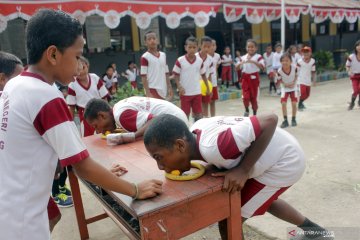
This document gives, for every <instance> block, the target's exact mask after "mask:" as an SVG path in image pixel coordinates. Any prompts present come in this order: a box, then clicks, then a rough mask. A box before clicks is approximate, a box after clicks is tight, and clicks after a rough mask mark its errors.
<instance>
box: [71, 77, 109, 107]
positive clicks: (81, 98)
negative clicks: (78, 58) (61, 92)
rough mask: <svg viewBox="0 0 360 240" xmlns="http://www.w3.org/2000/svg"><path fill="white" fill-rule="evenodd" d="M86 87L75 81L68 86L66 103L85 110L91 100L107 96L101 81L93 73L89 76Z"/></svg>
mask: <svg viewBox="0 0 360 240" xmlns="http://www.w3.org/2000/svg"><path fill="white" fill-rule="evenodd" d="M88 80H89V83H88V86H84V85H82V84H81V83H80V82H79V81H78V80H77V79H75V81H74V82H71V83H70V84H69V88H68V93H69V94H68V96H67V97H66V102H67V104H68V105H70V106H77V107H81V108H85V106H86V104H87V103H88V101H90V100H91V99H92V98H104V97H106V96H107V95H108V90H107V89H106V88H105V85H104V84H103V82H102V80H100V78H99V77H98V76H97V75H96V74H93V73H90V74H89V77H88Z"/></svg>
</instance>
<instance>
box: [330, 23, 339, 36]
mask: <svg viewBox="0 0 360 240" xmlns="http://www.w3.org/2000/svg"><path fill="white" fill-rule="evenodd" d="M336 34H337V25H336V23H333V22H331V21H330V23H329V35H330V36H335V35H336Z"/></svg>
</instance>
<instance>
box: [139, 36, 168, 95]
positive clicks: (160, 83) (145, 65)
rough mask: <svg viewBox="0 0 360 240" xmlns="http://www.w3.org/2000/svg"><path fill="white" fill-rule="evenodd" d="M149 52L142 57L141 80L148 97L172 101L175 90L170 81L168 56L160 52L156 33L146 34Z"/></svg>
mask: <svg viewBox="0 0 360 240" xmlns="http://www.w3.org/2000/svg"><path fill="white" fill-rule="evenodd" d="M144 38H145V44H146V47H147V49H148V50H147V52H145V53H144V54H143V55H142V56H141V60H140V62H141V70H140V74H141V80H142V82H143V85H144V89H145V94H146V96H147V97H153V98H158V99H165V98H167V99H168V100H171V99H172V98H173V90H172V87H171V83H170V79H169V67H168V65H167V63H166V54H165V53H163V52H161V51H159V50H158V38H157V36H156V33H155V32H153V31H149V32H147V33H145V36H144Z"/></svg>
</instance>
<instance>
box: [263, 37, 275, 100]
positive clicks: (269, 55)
mask: <svg viewBox="0 0 360 240" xmlns="http://www.w3.org/2000/svg"><path fill="white" fill-rule="evenodd" d="M263 57H264V60H265V68H266V74H267V76H268V78H269V81H270V84H269V94H270V95H271V94H272V89H273V88H274V94H276V85H275V73H274V71H273V68H272V65H273V57H274V53H273V51H272V46H271V44H269V45H267V46H266V52H265V53H264V54H263Z"/></svg>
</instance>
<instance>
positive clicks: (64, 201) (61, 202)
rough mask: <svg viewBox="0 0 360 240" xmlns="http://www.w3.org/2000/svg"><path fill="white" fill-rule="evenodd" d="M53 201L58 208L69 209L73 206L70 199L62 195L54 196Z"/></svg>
mask: <svg viewBox="0 0 360 240" xmlns="http://www.w3.org/2000/svg"><path fill="white" fill-rule="evenodd" d="M54 201H55V203H56V204H57V205H58V206H59V207H63V208H65V207H71V206H73V205H74V203H73V200H72V197H69V196H66V195H65V194H63V193H59V194H58V195H56V196H55V197H54Z"/></svg>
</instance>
